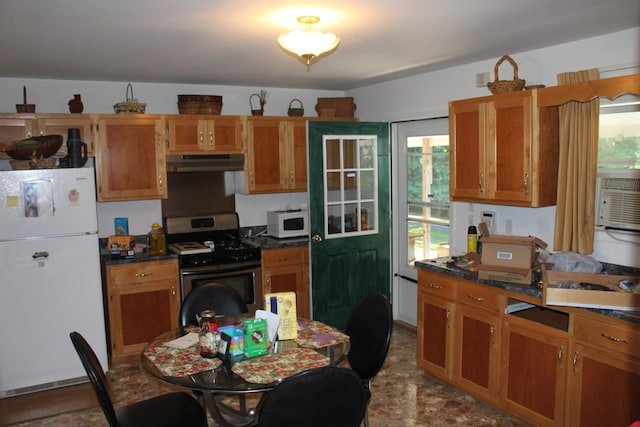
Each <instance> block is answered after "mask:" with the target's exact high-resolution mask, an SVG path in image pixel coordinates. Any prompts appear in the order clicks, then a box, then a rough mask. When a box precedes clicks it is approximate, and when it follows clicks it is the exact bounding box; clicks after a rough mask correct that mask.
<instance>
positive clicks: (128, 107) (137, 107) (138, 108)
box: [113, 83, 147, 113]
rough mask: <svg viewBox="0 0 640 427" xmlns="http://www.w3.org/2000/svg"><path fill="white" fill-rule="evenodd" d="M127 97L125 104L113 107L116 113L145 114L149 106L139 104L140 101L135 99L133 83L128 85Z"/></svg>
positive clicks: (121, 103)
mask: <svg viewBox="0 0 640 427" xmlns="http://www.w3.org/2000/svg"><path fill="white" fill-rule="evenodd" d="M129 90H131V98H129ZM125 96H126V100H125V102H118V103H117V104H115V105H114V106H113V109H114V110H115V112H116V113H144V111H145V109H146V108H147V104H144V103H142V102H138V100H137V99H135V98H134V97H133V86H131V83H129V84H128V85H127V92H126V94H125Z"/></svg>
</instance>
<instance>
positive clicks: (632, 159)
mask: <svg viewBox="0 0 640 427" xmlns="http://www.w3.org/2000/svg"><path fill="white" fill-rule="evenodd" d="M604 101H605V100H603V101H601V102H602V103H601V105H600V130H599V142H598V168H604V169H640V97H633V96H626V97H620V98H618V99H617V100H615V101H613V102H611V103H610V102H604Z"/></svg>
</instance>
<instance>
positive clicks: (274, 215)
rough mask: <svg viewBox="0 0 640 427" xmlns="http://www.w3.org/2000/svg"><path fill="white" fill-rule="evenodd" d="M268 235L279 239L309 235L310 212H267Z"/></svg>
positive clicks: (298, 210) (299, 210)
mask: <svg viewBox="0 0 640 427" xmlns="http://www.w3.org/2000/svg"><path fill="white" fill-rule="evenodd" d="M267 233H268V234H269V235H270V236H273V237H277V238H278V239H285V238H287V237H300V236H308V235H309V211H303V210H301V209H297V210H286V211H269V212H267Z"/></svg>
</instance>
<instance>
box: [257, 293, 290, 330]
mask: <svg viewBox="0 0 640 427" xmlns="http://www.w3.org/2000/svg"><path fill="white" fill-rule="evenodd" d="M264 307H265V310H266V311H269V312H271V313H275V314H277V315H278V317H279V318H280V326H279V327H278V340H291V339H296V338H298V316H297V314H296V293H295V292H274V293H270V294H266V295H265V296H264Z"/></svg>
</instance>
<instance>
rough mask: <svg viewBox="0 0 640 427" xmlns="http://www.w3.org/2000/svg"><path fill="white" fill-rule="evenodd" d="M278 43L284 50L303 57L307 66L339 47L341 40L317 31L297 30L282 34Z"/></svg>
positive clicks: (333, 35)
mask: <svg viewBox="0 0 640 427" xmlns="http://www.w3.org/2000/svg"><path fill="white" fill-rule="evenodd" d="M278 43H280V46H282V47H283V48H284V49H286V50H288V51H290V52H293V53H295V54H296V55H298V56H301V57H302V58H304V59H305V60H306V63H307V65H309V64H310V63H311V61H312V60H313V58H315V57H317V56H320V55H322V54H323V53H325V52H328V51H330V50H332V49H334V48H335V47H336V46H338V43H340V38H339V37H336V35H335V34H333V33H322V32H320V31H316V30H309V29H308V30H305V31H301V30H295V31H291V32H290V33H288V34H281V35H280V37H278Z"/></svg>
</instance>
